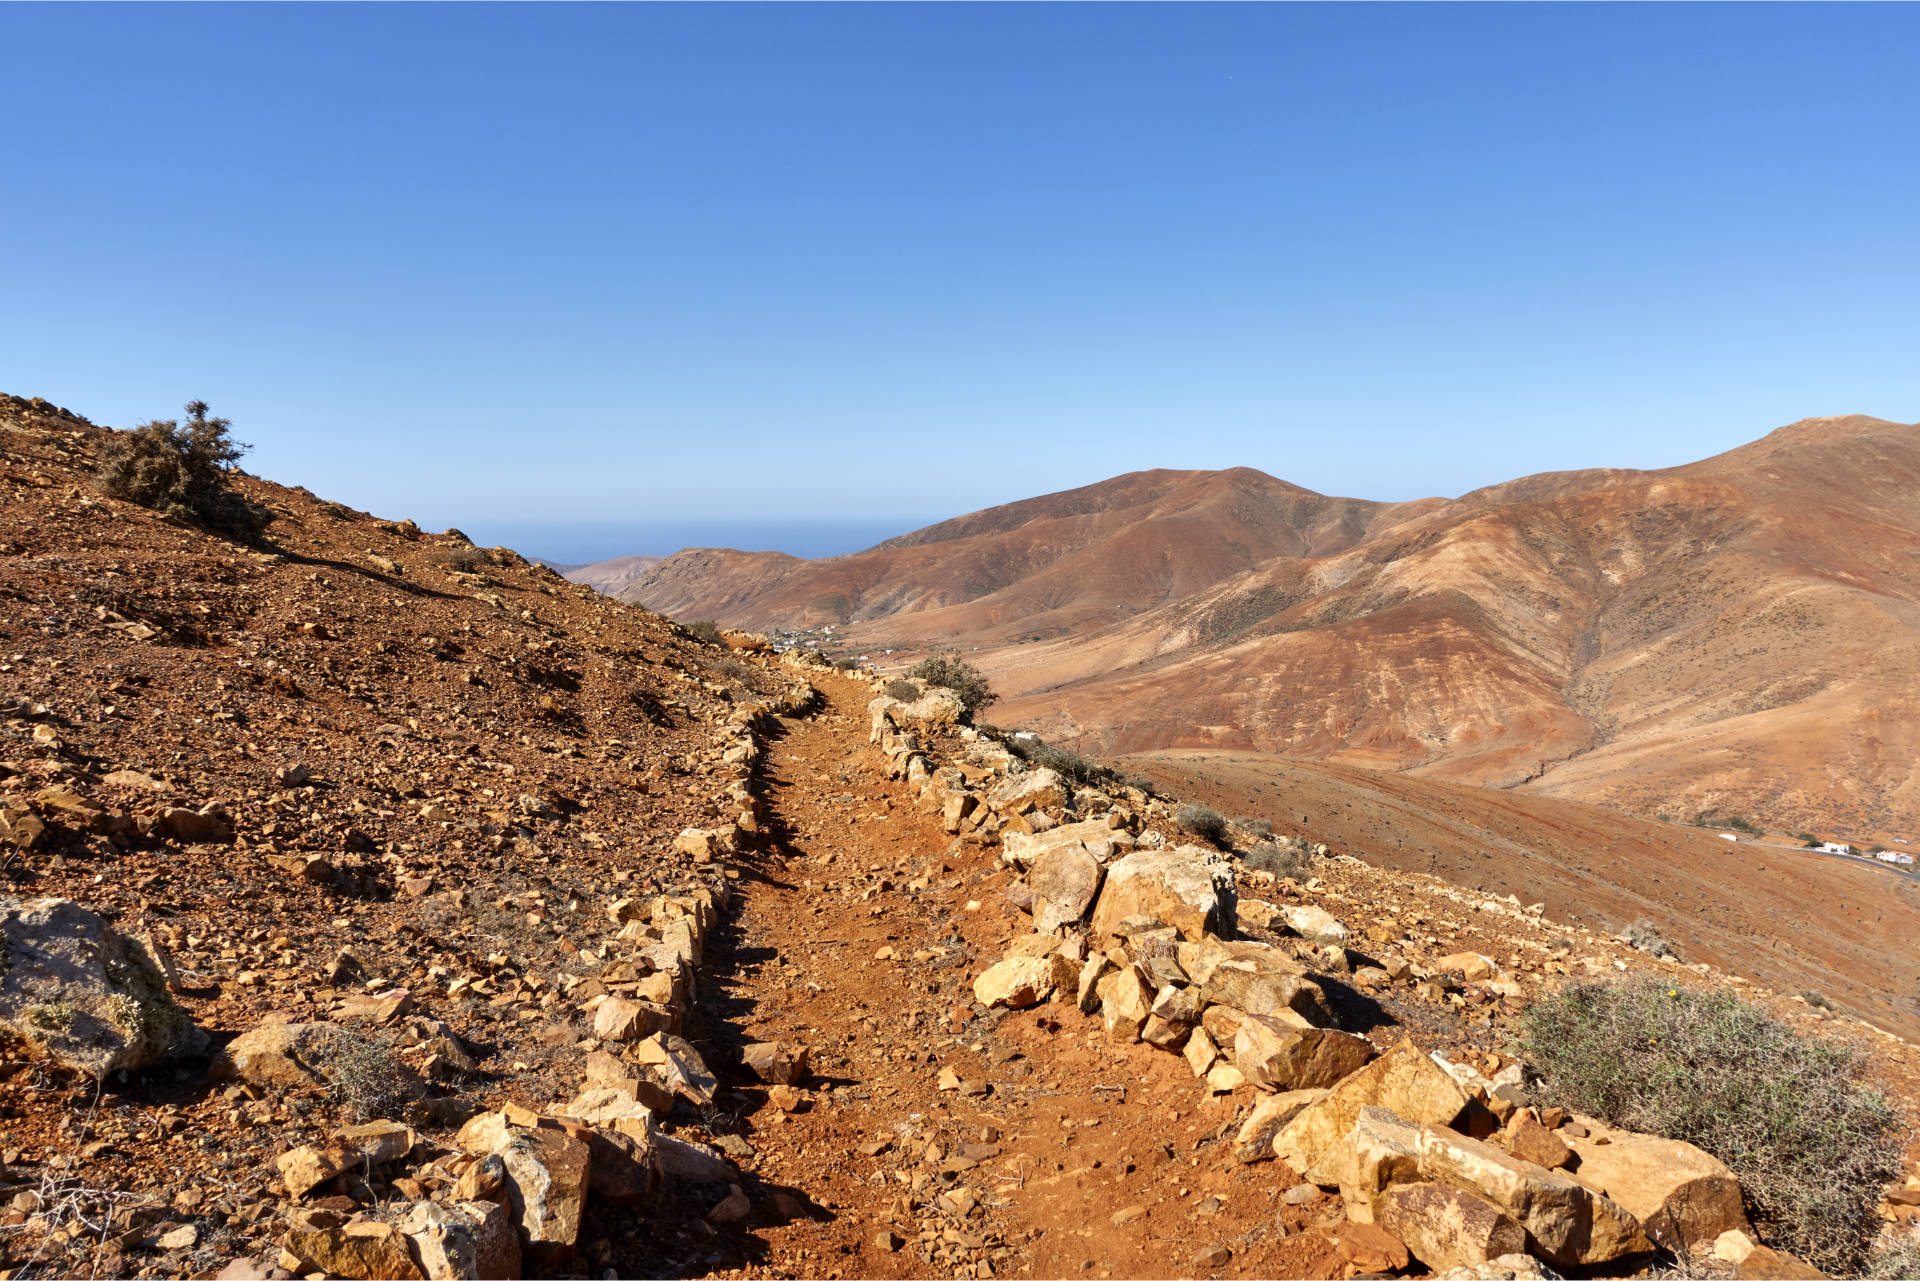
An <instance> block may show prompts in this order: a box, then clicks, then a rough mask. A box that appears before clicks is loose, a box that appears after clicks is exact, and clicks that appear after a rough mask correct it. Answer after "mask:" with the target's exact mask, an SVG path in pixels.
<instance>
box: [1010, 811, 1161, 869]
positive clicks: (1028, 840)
mask: <svg viewBox="0 0 1920 1281" xmlns="http://www.w3.org/2000/svg"><path fill="white" fill-rule="evenodd" d="M1039 817H1040V816H1039V815H1038V814H1036V815H1034V818H1036V819H1037V818H1039ZM1128 840H1129V838H1127V837H1126V836H1125V835H1124V834H1123V833H1119V832H1116V831H1114V830H1113V829H1112V828H1111V827H1109V826H1108V825H1107V821H1106V820H1105V819H1101V818H1095V819H1087V820H1085V821H1083V822H1079V823H1062V824H1060V825H1059V826H1058V827H1050V828H1048V829H1047V830H1046V831H1044V832H1040V831H1036V832H1031V833H1029V832H1020V831H1009V832H1008V833H1007V834H1006V836H1005V837H1004V838H1003V840H1002V841H1001V847H1000V848H1001V854H1000V857H1001V858H1002V859H1004V860H1005V861H1006V862H1008V863H1011V864H1013V865H1014V866H1015V867H1020V868H1028V867H1032V866H1033V865H1034V864H1035V863H1037V862H1039V861H1040V859H1041V858H1042V857H1044V856H1045V854H1046V853H1047V852H1048V851H1049V850H1056V849H1080V850H1085V851H1086V852H1087V853H1089V854H1091V855H1093V857H1094V860H1095V861H1096V862H1098V863H1100V864H1101V865H1102V866H1104V865H1105V864H1107V863H1109V862H1111V861H1112V860H1113V856H1114V854H1115V853H1116V852H1117V850H1118V849H1119V846H1120V845H1121V844H1122V843H1127V842H1128Z"/></svg>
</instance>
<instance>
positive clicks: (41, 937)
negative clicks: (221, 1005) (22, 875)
mask: <svg viewBox="0 0 1920 1281" xmlns="http://www.w3.org/2000/svg"><path fill="white" fill-rule="evenodd" d="M0 1026H4V1027H5V1028H6V1030H7V1031H8V1032H10V1033H11V1034H12V1035H13V1036H14V1037H15V1038H16V1039H17V1040H18V1041H19V1042H21V1043H22V1044H23V1045H24V1046H26V1047H27V1049H28V1052H29V1053H32V1054H36V1055H40V1056H44V1057H45V1058H47V1059H48V1060H50V1061H51V1062H53V1063H55V1064H58V1065H59V1066H61V1067H63V1068H66V1069H69V1070H71V1071H76V1072H81V1073H84V1074H86V1075H88V1076H91V1077H94V1078H96V1079H98V1078H102V1077H104V1076H106V1075H107V1074H108V1073H109V1072H117V1071H122V1070H125V1069H130V1068H141V1067H145V1066H147V1065H148V1064H150V1063H156V1062H159V1061H160V1060H162V1059H166V1058H170V1057H176V1056H180V1055H190V1054H197V1053H199V1052H201V1051H202V1050H204V1049H205V1048H206V1045H207V1037H206V1034H205V1033H204V1032H202V1031H201V1030H200V1029H199V1028H198V1027H196V1026H194V1024H193V1021H192V1020H191V1019H190V1018H188V1017H187V1013H186V1011H184V1010H182V1009H181V1008H180V1007H179V1005H177V1004H176V1003H175V1002H174V999H173V997H172V995H171V994H170V993H169V992H168V991H167V983H166V978H165V975H164V974H163V973H162V971H161V968H160V965H159V964H158V963H157V962H156V961H155V959H154V957H153V956H152V955H151V954H150V953H149V952H148V951H147V949H146V947H145V946H144V945H143V944H142V943H140V942H139V941H138V940H135V939H131V938H127V937H125V936H124V935H121V934H118V933H116V932H115V931H114V930H113V929H112V928H110V927H109V926H108V925H107V923H106V921H105V920H103V919H102V918H101V917H100V916H99V915H97V914H96V913H93V912H90V911H88V910H87V909H86V908H84V907H81V906H80V905H79V904H78V903H75V902H72V901H71V900H69V899H59V898H42V899H29V900H25V901H22V900H19V899H5V900H0Z"/></svg>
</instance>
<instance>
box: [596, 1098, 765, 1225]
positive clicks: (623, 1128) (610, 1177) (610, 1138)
mask: <svg viewBox="0 0 1920 1281" xmlns="http://www.w3.org/2000/svg"><path fill="white" fill-rule="evenodd" d="M653 1124H654V1122H653V1114H652V1113H651V1112H643V1113H642V1115H641V1117H638V1118H633V1117H629V1118H623V1119H622V1120H621V1121H620V1123H619V1128H618V1129H614V1130H607V1129H600V1128H594V1129H589V1130H587V1131H586V1132H585V1134H584V1136H583V1137H584V1138H585V1140H586V1144H587V1190H588V1191H589V1192H590V1193H591V1194H592V1195H593V1199H594V1200H595V1201H596V1202H598V1203H600V1204H602V1205H619V1206H637V1205H643V1204H645V1203H646V1201H647V1199H648V1198H649V1197H651V1196H652V1195H653V1190H654V1185H655V1183H656V1182H657V1177H658V1174H659V1154H658V1153H657V1152H656V1151H655V1146H654V1145H655V1143H656V1141H657V1140H658V1138H659V1135H658V1134H657V1132H656V1131H655V1130H654V1128H653ZM727 1137H729V1138H732V1137H735V1136H732V1135H729V1136H727Z"/></svg>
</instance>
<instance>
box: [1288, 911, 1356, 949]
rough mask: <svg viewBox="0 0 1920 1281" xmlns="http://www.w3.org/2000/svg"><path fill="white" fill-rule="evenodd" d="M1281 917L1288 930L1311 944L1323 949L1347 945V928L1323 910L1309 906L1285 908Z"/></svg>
mask: <svg viewBox="0 0 1920 1281" xmlns="http://www.w3.org/2000/svg"><path fill="white" fill-rule="evenodd" d="M1280 916H1281V918H1282V919H1283V920H1285V921H1286V923H1287V928H1288V929H1290V930H1292V931H1293V932H1294V933H1295V934H1298V935H1299V936H1300V937H1301V938H1303V939H1306V940H1308V941H1309V942H1313V943H1318V944H1320V945H1321V946H1322V947H1345V946H1346V945H1347V927H1346V926H1344V925H1342V924H1341V923H1340V922H1339V921H1337V920H1335V919H1334V917H1333V915H1332V914H1331V913H1329V912H1327V911H1326V910H1325V909H1323V908H1318V907H1312V906H1308V905H1300V906H1289V907H1283V908H1281V909H1280Z"/></svg>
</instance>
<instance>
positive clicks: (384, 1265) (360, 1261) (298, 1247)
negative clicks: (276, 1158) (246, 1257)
mask: <svg viewBox="0 0 1920 1281" xmlns="http://www.w3.org/2000/svg"><path fill="white" fill-rule="evenodd" d="M283 1246H284V1248H285V1250H286V1251H287V1253H288V1254H291V1255H292V1256H293V1257H294V1258H295V1259H296V1260H297V1261H298V1263H299V1265H300V1270H301V1271H302V1272H326V1273H331V1274H332V1275H334V1276H337V1277H379V1278H387V1279H388V1281H413V1279H415V1278H419V1277H421V1276H422V1273H421V1271H420V1268H419V1266H418V1265H417V1264H415V1263H414V1261H413V1254H412V1252H411V1251H410V1250H408V1248H407V1237H406V1235H405V1234H404V1233H402V1232H401V1231H400V1230H399V1229H398V1228H396V1227H394V1226H393V1225H392V1224H390V1223H380V1222H377V1221H374V1220H371V1219H365V1220H360V1221H357V1222H353V1223H342V1224H338V1225H336V1226H332V1227H294V1228H291V1229H289V1230H288V1232H287V1236H286V1240H285V1242H284V1243H283Z"/></svg>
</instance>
